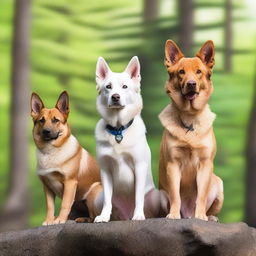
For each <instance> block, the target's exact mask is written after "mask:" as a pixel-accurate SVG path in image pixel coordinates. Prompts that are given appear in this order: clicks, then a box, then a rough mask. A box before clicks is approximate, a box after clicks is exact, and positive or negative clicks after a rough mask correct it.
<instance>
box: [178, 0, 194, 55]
mask: <svg viewBox="0 0 256 256" xmlns="http://www.w3.org/2000/svg"><path fill="white" fill-rule="evenodd" d="M193 4H194V1H193V0H178V13H179V32H178V36H179V46H180V48H181V49H182V52H183V53H184V54H185V56H189V54H191V50H192V46H193V30H194V7H193Z"/></svg>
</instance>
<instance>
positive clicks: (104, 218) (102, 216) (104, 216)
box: [94, 215, 110, 223]
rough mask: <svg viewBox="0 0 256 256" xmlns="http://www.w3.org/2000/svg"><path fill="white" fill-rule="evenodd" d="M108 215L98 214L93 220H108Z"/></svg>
mask: <svg viewBox="0 0 256 256" xmlns="http://www.w3.org/2000/svg"><path fill="white" fill-rule="evenodd" d="M109 220H110V215H99V216H97V217H96V218H95V220H94V222H97V223H99V222H109Z"/></svg>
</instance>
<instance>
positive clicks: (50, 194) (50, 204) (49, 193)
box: [42, 185, 55, 226]
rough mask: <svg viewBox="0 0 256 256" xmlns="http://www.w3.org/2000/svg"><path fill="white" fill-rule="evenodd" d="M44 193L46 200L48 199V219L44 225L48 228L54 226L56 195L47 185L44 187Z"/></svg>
mask: <svg viewBox="0 0 256 256" xmlns="http://www.w3.org/2000/svg"><path fill="white" fill-rule="evenodd" d="M44 193H45V199H46V207H47V214H46V219H45V221H44V222H43V224H42V225H43V226H46V225H52V224H53V223H54V218H55V217H54V208H55V207H54V201H55V194H54V193H53V192H52V191H51V190H50V189H49V188H48V187H47V186H46V185H44Z"/></svg>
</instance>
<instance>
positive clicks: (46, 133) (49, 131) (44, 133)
mask: <svg viewBox="0 0 256 256" xmlns="http://www.w3.org/2000/svg"><path fill="white" fill-rule="evenodd" d="M42 133H43V135H48V134H50V133H51V130H50V129H43V131H42Z"/></svg>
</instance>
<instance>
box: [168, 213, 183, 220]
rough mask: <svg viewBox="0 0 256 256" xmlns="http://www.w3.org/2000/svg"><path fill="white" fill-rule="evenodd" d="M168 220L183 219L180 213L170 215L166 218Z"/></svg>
mask: <svg viewBox="0 0 256 256" xmlns="http://www.w3.org/2000/svg"><path fill="white" fill-rule="evenodd" d="M166 218H167V219H172V220H179V219H180V218H181V216H180V213H169V214H168V215H167V216H166Z"/></svg>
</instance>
